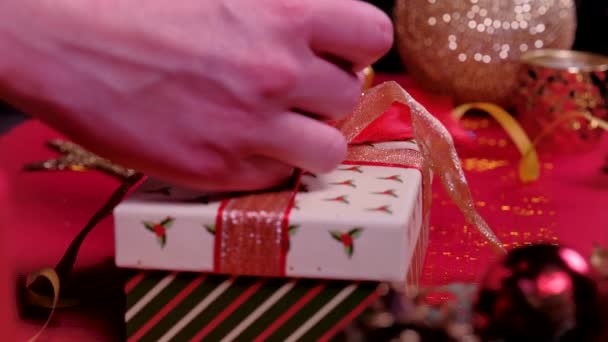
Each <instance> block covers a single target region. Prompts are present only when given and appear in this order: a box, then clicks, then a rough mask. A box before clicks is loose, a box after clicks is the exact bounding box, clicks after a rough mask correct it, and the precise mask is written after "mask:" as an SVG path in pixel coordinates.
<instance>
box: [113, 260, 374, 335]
mask: <svg viewBox="0 0 608 342" xmlns="http://www.w3.org/2000/svg"><path fill="white" fill-rule="evenodd" d="M377 286H378V284H377V283H374V282H363V283H356V282H348V281H317V280H293V279H285V278H269V279H264V280H262V279H259V278H253V277H237V278H232V277H227V276H220V275H202V274H196V273H183V272H182V273H168V272H134V273H132V274H131V275H130V277H129V279H128V281H127V283H126V286H125V291H126V294H127V306H126V314H125V319H126V322H127V341H159V342H160V341H203V340H204V341H317V340H329V338H330V337H331V336H333V335H334V334H335V333H337V332H338V331H339V330H340V329H341V328H342V327H344V326H345V325H346V324H348V323H349V322H350V321H351V320H352V319H354V318H355V317H357V316H358V315H359V314H360V313H361V312H362V311H363V310H364V309H365V308H366V307H367V306H368V305H369V304H370V303H371V302H372V301H373V300H374V299H375V298H376V297H377V295H378V292H377V291H376V288H377Z"/></svg>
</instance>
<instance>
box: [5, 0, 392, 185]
mask: <svg viewBox="0 0 608 342" xmlns="http://www.w3.org/2000/svg"><path fill="white" fill-rule="evenodd" d="M0 13H2V14H0V49H1V50H2V51H3V55H4V56H3V57H0V96H4V97H5V98H6V99H7V100H8V101H9V102H11V103H12V104H13V105H16V106H18V107H20V108H22V109H24V110H26V111H28V112H29V113H31V114H33V115H37V116H39V117H40V118H42V119H43V120H44V121H46V122H47V123H48V124H49V125H51V126H52V127H54V128H56V129H58V130H59V131H61V132H63V133H65V134H66V135H67V136H68V137H70V138H71V139H73V140H74V141H75V142H77V143H79V144H81V145H83V146H85V147H86V148H88V149H90V150H91V151H93V152H95V153H97V154H99V155H101V156H103V157H105V158H108V159H111V160H113V161H115V162H117V163H120V164H123V165H125V166H128V167H131V168H135V169H138V170H140V171H143V172H145V173H147V174H149V175H152V176H156V177H160V178H164V179H166V180H169V181H172V182H175V183H178V184H182V185H187V186H191V187H196V188H201V189H210V190H253V189H259V188H265V187H268V186H271V185H274V184H276V183H277V182H279V181H281V180H283V179H284V178H285V177H287V176H288V175H289V174H290V173H291V172H292V170H293V168H294V167H297V168H302V169H306V170H309V171H312V172H327V171H330V170H332V169H333V168H334V167H335V166H337V164H338V163H339V162H341V161H342V159H343V158H344V156H345V151H346V142H345V140H344V137H343V136H342V135H341V134H340V133H339V132H338V131H337V130H335V129H334V128H332V127H330V126H329V125H327V124H326V123H324V121H327V120H335V119H338V118H340V117H342V116H343V115H345V114H348V113H349V112H350V111H351V110H352V108H353V107H354V105H355V103H356V101H357V100H358V98H359V94H360V92H361V80H360V79H359V78H358V77H357V72H358V71H360V70H362V69H363V68H364V67H365V66H367V65H370V64H371V63H373V62H374V61H375V60H377V59H378V58H380V57H381V56H382V55H383V54H384V53H386V52H387V51H388V49H389V48H390V47H391V45H392V39H393V30H392V25H391V22H390V19H389V18H388V17H387V16H386V15H385V14H384V13H382V12H381V11H380V10H378V9H376V8H374V7H373V6H371V5H369V4H367V3H364V2H361V1H356V0H332V1H327V0H205V1H198V0H181V1H177V2H168V1H161V0H146V1H144V0H139V1H138V0H88V1H75V0H56V1H40V0H36V1H34V0H21V1H17V0H14V1H10V0H9V1H5V2H3V3H2V4H0ZM31 18H36V20H35V21H32V20H31ZM26 22H27V24H25V23H26Z"/></svg>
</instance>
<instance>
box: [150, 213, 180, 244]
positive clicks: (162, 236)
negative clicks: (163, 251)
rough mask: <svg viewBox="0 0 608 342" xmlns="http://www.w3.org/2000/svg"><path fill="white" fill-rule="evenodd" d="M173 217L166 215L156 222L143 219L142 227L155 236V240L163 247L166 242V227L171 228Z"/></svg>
mask: <svg viewBox="0 0 608 342" xmlns="http://www.w3.org/2000/svg"><path fill="white" fill-rule="evenodd" d="M174 221H175V219H174V218H173V217H166V218H165V219H164V220H162V221H160V222H158V223H156V222H149V221H144V222H143V224H144V227H146V229H147V230H148V231H150V232H152V233H154V236H156V240H157V241H158V243H159V244H160V247H161V248H164V247H165V245H166V244H167V229H169V228H171V225H173V222H174Z"/></svg>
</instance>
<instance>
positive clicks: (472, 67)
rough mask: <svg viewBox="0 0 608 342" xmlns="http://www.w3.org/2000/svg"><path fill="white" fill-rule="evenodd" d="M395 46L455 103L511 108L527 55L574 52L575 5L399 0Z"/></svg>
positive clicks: (554, 0) (414, 70)
mask: <svg viewBox="0 0 608 342" xmlns="http://www.w3.org/2000/svg"><path fill="white" fill-rule="evenodd" d="M394 19H395V26H396V31H397V38H396V41H397V47H398V49H399V54H400V55H401V59H402V61H403V63H404V65H405V67H406V69H407V70H408V72H409V73H410V74H411V75H412V76H413V77H414V78H415V79H416V80H417V81H419V82H420V84H421V85H422V86H423V87H425V88H426V89H427V90H430V91H434V92H438V93H443V94H449V95H451V96H452V97H453V98H454V101H455V102H456V103H463V102H475V101H487V102H494V103H496V104H499V105H503V106H510V105H511V101H510V98H511V95H512V93H513V90H514V89H515V87H516V85H517V71H518V69H519V57H520V55H521V54H523V53H525V52H527V51H530V50H535V49H540V48H544V49H546V48H562V49H568V48H570V47H571V46H572V44H573V42H574V36H575V31H576V9H575V5H574V1H573V0H397V1H396V4H395V10H394Z"/></svg>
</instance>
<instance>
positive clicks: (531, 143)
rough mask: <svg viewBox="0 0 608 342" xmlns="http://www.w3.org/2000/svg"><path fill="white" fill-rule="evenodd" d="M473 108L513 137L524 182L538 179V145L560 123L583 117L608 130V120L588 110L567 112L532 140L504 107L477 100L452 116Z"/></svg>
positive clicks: (458, 116)
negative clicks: (519, 157)
mask: <svg viewBox="0 0 608 342" xmlns="http://www.w3.org/2000/svg"><path fill="white" fill-rule="evenodd" d="M471 109H477V110H481V111H483V112H485V113H487V114H489V115H490V116H491V117H492V118H494V120H496V121H497V122H498V124H499V125H500V126H501V127H502V129H504V130H505V132H506V133H507V135H509V137H510V138H511V140H512V141H513V143H514V144H515V146H516V147H517V149H518V150H519V152H520V154H521V159H520V160H519V165H518V171H519V179H520V180H521V181H522V182H523V183H528V182H532V181H535V180H537V179H538V177H539V176H540V164H539V161H538V153H537V152H536V147H537V146H538V144H540V142H541V141H542V140H543V139H545V138H547V137H548V136H549V135H550V134H551V133H553V132H554V131H555V130H556V129H557V128H558V127H559V126H560V125H562V124H563V123H565V122H567V121H568V120H572V119H576V118H582V119H585V120H587V121H589V122H590V123H592V124H593V125H595V126H597V127H598V128H601V129H603V130H606V131H608V122H606V121H605V120H602V119H600V118H598V117H596V116H593V115H591V114H590V113H588V112H567V113H564V114H563V115H562V116H560V117H559V118H558V119H557V120H555V121H553V122H552V123H550V124H549V125H547V126H546V127H545V128H544V129H543V130H542V131H541V132H540V134H538V136H536V138H534V140H531V139H530V138H529V137H528V135H527V134H526V132H525V131H524V129H523V128H522V127H521V125H520V124H519V123H518V122H517V120H515V119H514V118H513V116H512V115H511V114H509V113H508V112H507V111H506V110H504V109H503V108H501V107H499V106H497V105H495V104H492V103H487V102H475V103H465V104H463V105H460V106H458V107H456V108H455V109H454V110H453V111H452V116H453V117H454V118H455V119H456V120H460V119H462V117H463V116H464V115H465V114H466V113H467V112H468V111H470V110H471Z"/></svg>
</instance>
